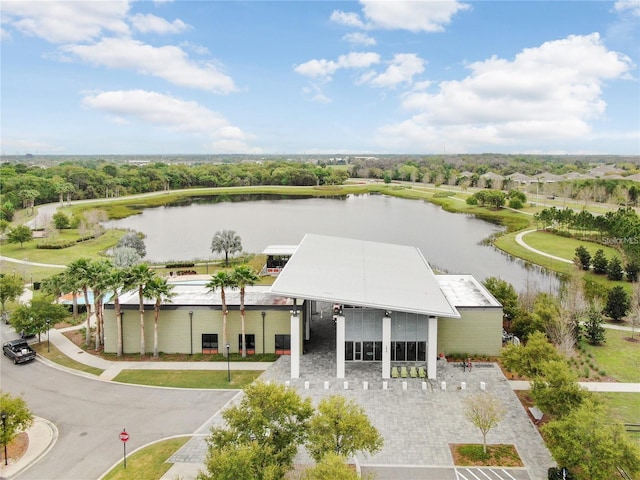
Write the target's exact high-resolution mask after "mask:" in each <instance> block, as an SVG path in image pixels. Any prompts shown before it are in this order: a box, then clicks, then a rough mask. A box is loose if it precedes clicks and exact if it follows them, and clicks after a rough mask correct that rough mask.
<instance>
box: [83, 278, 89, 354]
mask: <svg viewBox="0 0 640 480" xmlns="http://www.w3.org/2000/svg"><path fill="white" fill-rule="evenodd" d="M82 292H83V293H84V304H85V306H86V307H87V331H86V334H85V336H84V343H85V345H86V346H87V347H88V346H89V344H90V343H91V304H90V303H89V292H88V290H87V288H86V287H85V288H83V289H82Z"/></svg>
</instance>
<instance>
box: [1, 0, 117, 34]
mask: <svg viewBox="0 0 640 480" xmlns="http://www.w3.org/2000/svg"><path fill="white" fill-rule="evenodd" d="M128 11H129V2H128V1H127V0H112V1H108V2H105V1H57V0H38V1H32V0H3V2H2V15H3V22H6V24H7V25H10V26H11V27H13V28H15V29H17V30H19V31H21V32H23V33H25V34H27V35H32V36H35V37H40V38H43V39H45V40H47V41H48V42H51V43H68V42H83V41H88V40H92V39H94V38H97V37H99V36H100V35H102V34H103V33H104V32H110V33H112V34H117V35H128V34H129V27H128V26H127V24H126V23H125V21H124V19H125V17H126V15H127V12H128Z"/></svg>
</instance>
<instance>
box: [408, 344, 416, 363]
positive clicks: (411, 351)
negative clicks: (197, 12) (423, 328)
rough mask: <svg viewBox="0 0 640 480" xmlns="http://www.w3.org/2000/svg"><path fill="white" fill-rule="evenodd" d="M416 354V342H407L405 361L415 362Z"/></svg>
mask: <svg viewBox="0 0 640 480" xmlns="http://www.w3.org/2000/svg"><path fill="white" fill-rule="evenodd" d="M417 354H418V351H417V349H416V342H407V362H415V361H416V358H417Z"/></svg>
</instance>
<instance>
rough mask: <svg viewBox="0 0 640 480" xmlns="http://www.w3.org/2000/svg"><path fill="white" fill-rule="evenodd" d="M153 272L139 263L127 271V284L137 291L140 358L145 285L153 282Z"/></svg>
mask: <svg viewBox="0 0 640 480" xmlns="http://www.w3.org/2000/svg"><path fill="white" fill-rule="evenodd" d="M155 275H156V274H155V272H154V271H153V270H151V268H149V265H147V264H146V263H140V264H138V265H134V266H133V267H131V269H130V271H129V284H130V285H131V286H132V287H133V288H135V289H136V290H137V291H138V312H139V314H140V357H144V356H145V354H146V345H145V340H144V291H145V288H146V287H147V284H149V283H150V282H152V281H153V279H154V277H155Z"/></svg>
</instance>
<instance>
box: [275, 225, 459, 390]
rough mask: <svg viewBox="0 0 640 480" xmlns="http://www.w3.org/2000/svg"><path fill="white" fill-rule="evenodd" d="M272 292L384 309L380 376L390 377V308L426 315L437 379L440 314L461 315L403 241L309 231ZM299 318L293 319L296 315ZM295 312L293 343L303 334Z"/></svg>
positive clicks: (431, 371)
mask: <svg viewBox="0 0 640 480" xmlns="http://www.w3.org/2000/svg"><path fill="white" fill-rule="evenodd" d="M270 292H271V293H272V294H274V295H279V296H285V297H291V298H304V299H308V300H317V301H322V302H333V303H340V304H343V305H350V306H359V307H367V308H374V309H379V310H382V311H384V312H385V313H384V318H383V325H382V328H383V332H382V334H383V335H382V338H383V352H382V364H383V366H382V376H383V378H389V376H390V341H391V319H390V314H391V312H406V313H413V314H418V315H424V316H426V317H428V319H429V320H428V322H429V326H428V330H429V342H428V347H427V348H428V351H427V359H428V363H427V368H428V376H429V378H435V362H434V359H435V358H436V356H437V352H436V346H437V317H449V318H460V314H459V313H458V311H457V310H456V308H455V306H454V305H452V304H451V303H450V302H449V300H448V299H447V297H446V296H445V294H444V293H443V292H442V290H441V289H440V284H439V283H438V281H437V279H436V277H435V275H434V273H433V271H432V270H431V267H430V266H429V264H428V263H427V261H426V260H425V258H424V256H423V255H422V253H421V252H420V250H419V249H417V248H415V247H410V246H404V245H393V244H386V243H377V242H370V241H365V240H354V239H347V238H339V237H328V236H324V235H315V234H307V235H306V236H305V237H304V239H303V240H302V242H301V243H300V245H299V247H298V249H297V250H296V252H295V253H294V254H293V256H292V257H291V259H290V260H289V261H288V262H287V264H286V266H285V267H284V269H283V270H282V272H281V273H280V275H279V276H278V278H277V279H276V281H275V282H274V284H273V285H272V287H271V289H270ZM294 317H295V320H294ZM299 335H300V324H299V321H297V313H293V314H292V321H291V344H292V345H293V344H294V343H296V342H295V339H299ZM344 335H345V325H344V316H342V315H339V316H338V319H337V333H336V339H337V347H336V355H337V369H338V372H337V376H338V378H343V377H344V338H345V336H344ZM291 375H292V377H293V378H297V377H298V376H299V352H296V354H294V352H293V351H292V356H291Z"/></svg>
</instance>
